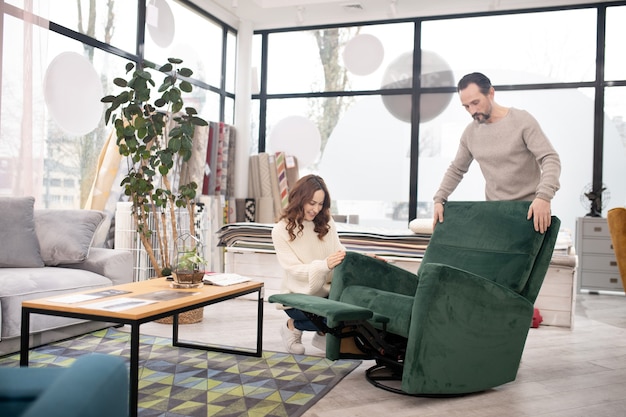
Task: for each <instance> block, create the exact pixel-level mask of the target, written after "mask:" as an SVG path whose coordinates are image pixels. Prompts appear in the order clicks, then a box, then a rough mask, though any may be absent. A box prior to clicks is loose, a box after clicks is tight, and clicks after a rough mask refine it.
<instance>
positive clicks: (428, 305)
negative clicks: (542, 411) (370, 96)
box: [402, 263, 533, 394]
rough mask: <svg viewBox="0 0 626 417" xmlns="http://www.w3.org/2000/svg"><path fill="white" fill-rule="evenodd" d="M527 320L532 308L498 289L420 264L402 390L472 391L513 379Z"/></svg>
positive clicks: (454, 270) (445, 268)
mask: <svg viewBox="0 0 626 417" xmlns="http://www.w3.org/2000/svg"><path fill="white" fill-rule="evenodd" d="M532 316H533V305H532V303H531V302H530V301H528V300H527V299H525V298H524V297H522V296H521V295H519V294H517V293H516V292H514V291H512V290H510V289H508V288H506V287H504V286H502V285H499V284H497V283H495V282H493V281H490V280H488V279H485V278H483V277H481V276H478V275H475V274H472V273H470V272H467V271H464V270H461V269H458V268H455V267H451V266H448V265H442V264H437V263H430V264H423V265H422V267H421V268H420V273H419V286H418V289H417V292H416V296H415V302H414V305H413V312H412V318H411V327H410V331H409V342H408V345H407V350H406V352H407V354H406V358H405V370H407V372H408V373H409V374H404V375H403V378H402V390H403V391H405V392H407V393H412V394H414V393H421V394H438V393H442V392H445V393H455V391H456V392H459V393H463V392H476V391H481V390H484V389H487V388H489V387H493V386H497V385H501V384H504V383H507V382H510V381H512V380H514V379H515V376H516V374H517V369H518V367H519V362H520V359H521V356H522V352H523V349H524V343H525V340H526V336H527V335H528V331H529V329H530V323H531V321H532ZM433 352H437V354H436V355H433ZM444 375H445V378H443V377H442V376H444Z"/></svg>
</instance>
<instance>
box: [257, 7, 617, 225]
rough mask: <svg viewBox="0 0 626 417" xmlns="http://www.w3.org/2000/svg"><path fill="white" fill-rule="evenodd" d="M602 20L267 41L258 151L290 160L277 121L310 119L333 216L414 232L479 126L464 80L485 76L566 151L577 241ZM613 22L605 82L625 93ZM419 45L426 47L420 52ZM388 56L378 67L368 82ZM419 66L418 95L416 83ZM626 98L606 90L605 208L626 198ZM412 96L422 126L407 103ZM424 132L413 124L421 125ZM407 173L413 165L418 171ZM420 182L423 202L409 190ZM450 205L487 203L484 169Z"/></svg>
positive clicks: (513, 17)
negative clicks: (460, 91) (470, 128)
mask: <svg viewBox="0 0 626 417" xmlns="http://www.w3.org/2000/svg"><path fill="white" fill-rule="evenodd" d="M603 12H604V9H603V8H602V6H600V9H598V8H596V7H588V8H572V9H571V10H565V9H564V10H556V11H555V10H545V11H542V10H536V11H535V12H529V13H518V14H508V13H504V14H498V13H486V14H484V15H476V16H471V17H469V16H468V17H455V18H450V17H446V16H442V17H440V18H437V17H432V18H431V17H429V18H424V19H415V20H414V21H410V22H403V23H397V22H389V23H384V22H383V23H380V24H375V25H371V26H357V27H352V26H351V27H340V28H337V27H329V28H319V29H316V30H312V29H306V30H297V29H294V30H293V31H285V30H283V31H263V32H259V33H258V34H257V35H256V39H255V41H254V49H255V54H256V55H255V59H256V64H254V65H256V66H257V68H263V59H264V58H265V59H267V73H266V74H265V75H266V79H267V85H266V89H265V90H263V86H262V85H261V86H260V90H259V93H260V94H259V96H258V99H259V106H258V111H259V112H260V113H259V120H258V122H257V124H258V126H265V130H264V131H259V132H258V134H259V138H260V144H261V145H260V147H259V148H260V149H259V150H260V151H263V150H268V151H272V152H273V151H277V150H281V149H276V146H275V144H274V143H273V138H272V133H273V129H274V127H275V126H276V125H277V124H278V123H280V122H281V121H282V120H284V119H286V118H290V117H296V116H298V117H302V118H304V119H308V121H309V122H312V123H313V124H314V125H316V126H317V127H318V129H319V132H320V136H321V143H320V146H319V150H318V149H317V148H316V149H314V151H315V155H306V158H305V159H306V160H307V161H311V162H310V163H309V162H307V163H306V164H305V166H300V171H301V174H302V173H303V169H304V171H305V172H307V171H313V172H316V173H318V174H319V175H322V176H323V177H324V178H325V179H326V180H327V182H328V184H329V187H330V192H331V195H332V197H333V199H334V204H333V210H334V211H335V212H337V213H339V214H346V215H350V214H353V215H354V214H356V215H358V216H359V219H360V223H361V224H362V225H365V226H383V227H400V228H403V227H406V224H407V222H408V221H409V220H411V218H410V216H409V213H414V216H415V217H431V216H432V196H433V194H434V192H435V191H436V189H437V188H438V186H439V183H440V181H441V179H442V177H443V173H444V172H445V170H446V168H447V167H448V165H449V164H450V162H451V160H452V158H453V157H454V155H455V153H456V149H457V146H458V141H459V138H460V136H461V133H462V131H463V129H464V128H465V126H466V125H467V124H468V123H469V122H470V121H471V119H470V117H469V116H468V115H467V113H466V112H465V110H464V109H463V108H462V106H461V105H460V103H459V101H458V96H457V94H456V82H457V81H458V79H459V78H460V77H462V76H463V75H464V74H466V73H468V72H473V71H480V72H483V73H485V74H486V75H488V76H489V77H490V78H491V80H492V82H493V84H494V85H495V86H496V101H497V102H498V103H500V104H502V105H504V106H507V107H516V108H520V109H525V110H528V111H529V112H530V113H531V114H533V115H534V116H535V118H536V119H537V120H538V121H539V123H540V124H541V126H542V128H543V130H544V131H545V133H546V134H547V136H548V137H549V138H550V140H551V141H552V142H553V145H554V146H555V148H556V149H557V151H558V152H559V154H560V156H561V162H562V175H561V189H560V190H559V192H558V193H557V196H556V197H555V200H554V202H553V211H554V212H555V213H556V214H557V215H559V217H560V218H561V220H562V221H563V225H564V227H566V228H569V229H571V230H574V228H575V219H576V217H579V216H584V215H585V214H587V212H589V201H586V197H585V196H584V193H585V192H586V191H588V188H589V187H590V185H591V183H592V178H593V176H594V159H593V154H594V141H596V140H597V138H596V136H597V135H598V133H597V132H598V126H597V125H595V124H594V120H595V111H596V106H594V100H595V99H596V90H595V88H594V85H595V83H596V72H597V69H596V59H597V53H598V51H597V50H596V45H597V34H598V28H597V22H598V17H599V16H601V15H602V13H603ZM606 16H607V19H606V20H607V24H606V33H607V35H606V76H605V78H606V79H607V80H609V79H610V80H614V81H617V83H621V84H619V85H622V86H626V73H624V71H623V70H624V68H625V65H624V61H623V59H624V54H623V46H624V43H623V42H624V41H623V39H626V36H624V35H625V34H624V29H623V24H622V23H623V21H624V18H625V17H626V10H625V8H624V7H612V8H607V14H606ZM415 28H417V30H419V34H418V36H414V30H415ZM531 28H532V30H531ZM362 35H367V36H362ZM359 38H361V39H359ZM368 38H369V39H368ZM414 39H418V41H419V42H420V43H419V44H418V45H414ZM360 40H362V41H363V45H367V46H366V47H365V49H362V50H361V54H360V58H361V60H358V59H357V60H356V61H355V62H352V61H350V59H352V58H353V57H354V56H353V55H351V53H352V52H354V50H355V49H351V47H352V46H355V45H357V46H359V45H358V41H360ZM324 41H326V42H324ZM264 45H265V46H266V49H265V50H264V49H263V46H264ZM355 48H356V47H355ZM416 49H417V50H419V51H420V54H421V59H420V63H419V66H418V65H417V64H418V63H415V62H413V56H414V52H413V51H414V50H416ZM379 51H382V53H381V54H380V55H381V56H382V58H381V59H380V60H379V61H378V63H379V65H378V66H376V67H375V68H374V69H373V70H372V69H371V68H372V66H373V65H374V64H372V62H374V61H375V60H374V57H378V54H379ZM263 52H265V53H266V54H265V55H263ZM357 56H359V55H357ZM355 65H356V66H355ZM368 65H370V67H368ZM418 68H419V69H420V70H421V72H420V86H419V87H417V88H416V87H415V85H416V83H414V82H413V78H414V72H413V71H416V70H417V69H418ZM358 71H363V73H362V74H357V72H358ZM367 71H369V72H367ZM262 79H263V77H259V78H258V80H259V81H260V80H262ZM333 80H342V83H338V82H334V83H333ZM623 88H624V87H620V88H618V87H614V88H612V89H611V88H608V89H606V93H605V95H606V96H605V97H604V99H605V109H606V115H607V119H606V125H605V127H604V134H605V139H604V145H605V152H604V161H603V165H604V171H603V174H604V182H605V183H606V184H607V187H608V188H610V192H611V204H610V205H609V206H608V207H610V206H611V205H615V204H618V205H621V204H624V202H625V201H626V190H624V189H623V187H619V186H617V184H616V183H617V182H619V181H620V179H621V178H624V177H626V163H624V162H625V161H626V157H625V156H624V140H625V139H624V120H623V118H622V117H623V115H624V114H626V113H625V111H626V109H625V108H624V104H623V103H624V102H626V100H625V99H624V98H625V96H624V92H623V91H621V90H622V89H623ZM416 96H419V97H420V114H419V116H416V115H415V112H414V110H413V108H412V105H411V103H412V102H413V101H414V98H413V97H416ZM263 103H265V106H264V105H262V104H263ZM329 103H334V107H333V108H334V109H335V111H334V112H333V113H328V112H323V111H320V109H324V108H330V106H329V105H328V104H329ZM264 108H266V111H264ZM263 121H264V122H265V123H263ZM416 121H417V123H418V126H413V127H412V123H413V122H416ZM620 132H621V133H620ZM416 134H417V136H415V137H413V135H416ZM620 134H621V136H620ZM291 140H292V141H293V142H294V143H301V146H302V151H304V150H305V149H310V148H311V146H310V143H307V142H306V141H307V140H308V139H307V138H303V137H299V136H298V135H297V134H294V135H293V138H292V139H291ZM416 142H417V143H416ZM412 158H418V160H417V161H414V160H412ZM596 162H597V161H596ZM411 166H417V167H418V169H417V172H412V170H411V168H410V167H411ZM412 178H413V179H415V183H416V184H417V187H416V188H417V189H415V190H411V188H410V182H411V179H412ZM451 198H452V199H456V200H468V199H469V200H482V199H484V180H483V178H482V175H481V173H480V169H479V167H478V166H477V164H473V165H472V167H471V169H470V172H469V173H468V174H467V175H466V178H465V179H464V180H463V181H462V183H461V185H460V186H459V188H458V189H457V190H456V191H455V192H454V193H453V195H452V196H451ZM409 201H414V202H415V206H414V207H410V204H409ZM608 207H607V206H606V205H605V207H604V209H605V210H606V208H608Z"/></svg>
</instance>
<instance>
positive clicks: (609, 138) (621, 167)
mask: <svg viewBox="0 0 626 417" xmlns="http://www.w3.org/2000/svg"><path fill="white" fill-rule="evenodd" d="M604 112H605V119H604V163H603V168H604V169H603V172H602V182H604V184H605V186H606V188H607V197H608V198H605V199H604V200H603V210H602V215H603V216H606V211H607V210H608V209H610V208H612V207H624V206H626V187H624V178H626V87H612V88H607V89H606V90H605V105H604Z"/></svg>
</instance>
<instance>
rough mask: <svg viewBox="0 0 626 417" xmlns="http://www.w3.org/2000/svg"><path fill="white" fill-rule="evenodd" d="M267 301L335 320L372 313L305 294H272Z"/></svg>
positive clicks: (364, 318)
mask: <svg viewBox="0 0 626 417" xmlns="http://www.w3.org/2000/svg"><path fill="white" fill-rule="evenodd" d="M269 301H270V302H272V303H281V304H285V305H289V306H292V307H295V306H297V308H298V309H299V310H302V311H306V312H309V313H313V314H316V315H318V316H321V317H326V318H328V319H330V320H333V321H336V322H340V321H345V320H367V319H369V318H371V317H372V315H373V314H372V311H371V310H369V309H366V308H362V307H357V306H356V305H352V304H346V303H340V302H337V301H333V300H328V299H326V298H322V297H314V296H310V295H306V294H273V295H271V296H270V300H269Z"/></svg>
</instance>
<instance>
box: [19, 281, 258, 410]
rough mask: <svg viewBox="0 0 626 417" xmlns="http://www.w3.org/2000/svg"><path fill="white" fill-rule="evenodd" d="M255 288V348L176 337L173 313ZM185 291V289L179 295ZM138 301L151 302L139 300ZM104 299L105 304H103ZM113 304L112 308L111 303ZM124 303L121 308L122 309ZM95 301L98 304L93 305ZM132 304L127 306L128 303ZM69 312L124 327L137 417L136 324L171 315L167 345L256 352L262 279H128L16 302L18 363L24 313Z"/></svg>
mask: <svg viewBox="0 0 626 417" xmlns="http://www.w3.org/2000/svg"><path fill="white" fill-rule="evenodd" d="M103 290H104V291H106V290H114V291H124V292H126V293H124V294H121V295H114V296H107V297H103V298H98V299H92V300H88V301H76V300H81V299H82V298H83V296H84V295H86V294H93V293H97V292H100V291H103ZM255 292H256V293H258V301H257V303H258V309H257V343H256V350H252V349H246V348H231V347H223V346H217V345H207V344H195V343H189V342H181V341H179V340H178V315H179V314H180V313H184V312H185V311H189V310H194V309H196V308H200V307H204V306H207V305H210V304H215V303H219V302H221V301H226V300H230V299H233V298H236V297H239V296H242V295H246V294H252V293H255ZM185 293H187V294H185ZM142 300H144V301H145V300H150V301H152V303H151V304H146V305H140V304H141V303H142ZM103 304H107V305H108V307H107V308H109V309H103V308H104V307H103V306H102V305H103ZM114 304H117V307H112V305H114ZM122 304H125V305H126V306H125V307H126V309H124V306H122ZM98 305H100V307H98ZM129 306H132V307H131V308H128V307H129ZM31 314H45V315H49V316H60V317H70V318H77V319H85V320H94V321H103V322H111V323H118V324H127V325H129V326H130V328H131V331H130V403H129V407H130V414H129V415H130V416H131V417H135V416H137V401H138V383H139V326H140V325H141V324H143V323H147V322H151V321H154V320H158V319H161V318H163V317H169V316H173V317H174V318H173V324H172V344H173V345H174V346H179V347H187V348H194V349H204V350H211V351H217V352H225V353H234V354H239V355H247V356H256V357H261V355H262V350H263V283H262V282H255V281H250V282H245V283H242V284H235V285H229V286H225V287H220V286H214V285H206V284H205V285H204V286H203V287H202V288H190V289H173V288H171V287H170V281H167V280H166V279H165V278H156V279H151V280H147V281H139V282H133V283H130V284H123V285H115V286H112V287H105V288H100V289H92V290H89V291H82V292H77V293H72V294H66V295H62V296H58V297H49V298H43V299H38V300H30V301H23V302H22V328H21V340H20V366H28V351H29V349H30V347H29V330H30V315H31Z"/></svg>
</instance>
